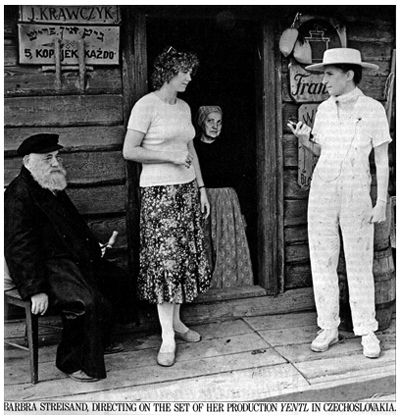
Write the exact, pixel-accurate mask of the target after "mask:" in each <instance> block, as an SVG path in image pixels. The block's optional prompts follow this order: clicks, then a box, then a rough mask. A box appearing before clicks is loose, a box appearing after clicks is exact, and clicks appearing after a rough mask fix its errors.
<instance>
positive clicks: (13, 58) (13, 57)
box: [4, 45, 18, 67]
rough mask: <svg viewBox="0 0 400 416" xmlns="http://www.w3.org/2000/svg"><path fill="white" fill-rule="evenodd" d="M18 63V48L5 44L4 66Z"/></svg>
mask: <svg viewBox="0 0 400 416" xmlns="http://www.w3.org/2000/svg"><path fill="white" fill-rule="evenodd" d="M17 64H18V50H17V48H16V47H15V46H10V45H4V67H9V66H15V65H17Z"/></svg>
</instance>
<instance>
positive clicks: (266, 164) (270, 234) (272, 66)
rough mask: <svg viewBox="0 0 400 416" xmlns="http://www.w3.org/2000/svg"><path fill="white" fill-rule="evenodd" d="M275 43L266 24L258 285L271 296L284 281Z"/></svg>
mask: <svg viewBox="0 0 400 416" xmlns="http://www.w3.org/2000/svg"><path fill="white" fill-rule="evenodd" d="M275 44H276V42H275V38H274V25H273V24H272V23H271V22H265V23H264V25H263V28H262V42H261V45H260V47H259V54H258V55H259V57H258V58H259V69H260V70H259V73H258V80H257V83H258V84H259V85H260V86H261V91H259V93H258V97H257V194H258V202H257V206H258V208H257V211H258V264H259V265H258V282H259V285H260V286H262V287H264V288H265V289H266V290H267V294H271V295H272V294H277V293H278V292H279V290H281V291H282V290H283V279H284V274H283V271H284V257H283V256H284V254H283V252H284V250H283V160H282V159H283V157H282V154H283V151H282V131H281V130H282V128H281V124H282V115H281V106H280V104H279V105H278V104H277V103H279V102H280V100H281V98H280V91H281V88H280V68H279V67H276V63H277V62H278V60H277V59H276V56H275V55H276V54H275ZM278 282H280V284H279V283H278ZM280 286H281V287H280Z"/></svg>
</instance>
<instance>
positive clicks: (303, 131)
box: [287, 121, 311, 146]
mask: <svg viewBox="0 0 400 416" xmlns="http://www.w3.org/2000/svg"><path fill="white" fill-rule="evenodd" d="M287 125H288V127H289V128H290V130H292V133H293V134H294V135H295V136H296V137H297V138H298V139H299V142H300V144H301V145H303V146H305V145H308V144H309V141H310V135H311V127H309V126H307V124H305V123H303V122H302V121H299V122H298V123H297V124H296V126H295V127H294V126H293V124H291V123H287Z"/></svg>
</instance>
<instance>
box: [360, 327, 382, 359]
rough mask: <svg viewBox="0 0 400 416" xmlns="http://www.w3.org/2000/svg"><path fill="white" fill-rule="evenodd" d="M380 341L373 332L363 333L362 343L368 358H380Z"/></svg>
mask: <svg viewBox="0 0 400 416" xmlns="http://www.w3.org/2000/svg"><path fill="white" fill-rule="evenodd" d="M379 344H380V341H379V339H378V338H377V337H376V335H375V334H374V333H373V332H370V333H369V334H367V335H363V336H362V339H361V345H362V346H363V348H364V351H363V352H364V355H365V356H366V357H368V358H378V357H379V355H380V353H381V347H380V346H379Z"/></svg>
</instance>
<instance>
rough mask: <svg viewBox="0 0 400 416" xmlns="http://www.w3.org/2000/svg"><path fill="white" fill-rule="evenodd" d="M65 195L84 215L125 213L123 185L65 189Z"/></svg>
mask: <svg viewBox="0 0 400 416" xmlns="http://www.w3.org/2000/svg"><path fill="white" fill-rule="evenodd" d="M67 193H68V195H69V196H70V198H71V199H72V201H73V203H74V204H75V206H76V207H77V209H78V211H79V212H80V213H81V214H84V215H91V214H103V215H104V214H106V213H121V212H125V207H126V187H125V186H124V185H116V186H98V187H95V188H71V189H67Z"/></svg>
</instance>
